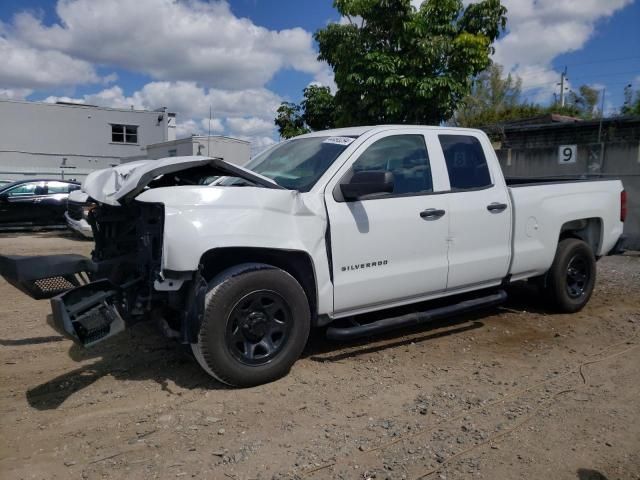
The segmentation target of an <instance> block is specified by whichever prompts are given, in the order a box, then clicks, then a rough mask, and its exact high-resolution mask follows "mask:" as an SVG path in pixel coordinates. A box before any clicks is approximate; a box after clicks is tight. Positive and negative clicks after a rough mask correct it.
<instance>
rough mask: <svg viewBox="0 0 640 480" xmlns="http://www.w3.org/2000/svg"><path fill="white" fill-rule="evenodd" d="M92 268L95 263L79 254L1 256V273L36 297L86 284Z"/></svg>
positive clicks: (20, 288) (48, 296) (48, 295)
mask: <svg viewBox="0 0 640 480" xmlns="http://www.w3.org/2000/svg"><path fill="white" fill-rule="evenodd" d="M93 271H95V264H94V263H93V262H92V261H91V260H90V259H89V258H87V257H83V256H82V255H71V254H68V255H43V256H29V257H24V256H20V255H0V275H2V276H3V277H4V278H5V279H6V280H7V282H9V283H10V284H11V285H13V286H14V287H16V288H17V289H18V290H21V291H22V292H24V293H26V294H27V295H29V296H30V297H32V298H35V299H36V300H40V299H43V298H51V297H54V296H56V295H58V294H60V293H62V292H65V291H67V290H69V289H71V288H74V287H77V286H79V285H82V284H84V283H88V281H89V276H88V273H89V272H93Z"/></svg>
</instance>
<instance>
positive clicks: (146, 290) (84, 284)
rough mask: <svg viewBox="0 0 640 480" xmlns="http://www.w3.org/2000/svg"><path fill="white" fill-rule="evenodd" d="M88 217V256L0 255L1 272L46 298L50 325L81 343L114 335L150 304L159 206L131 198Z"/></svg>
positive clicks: (140, 316)
mask: <svg viewBox="0 0 640 480" xmlns="http://www.w3.org/2000/svg"><path fill="white" fill-rule="evenodd" d="M89 221H90V223H91V226H92V229H93V233H94V238H95V242H96V246H95V249H94V250H93V252H92V258H91V259H89V258H86V257H83V256H80V255H50V256H37V257H21V256H13V255H9V256H0V274H2V276H4V277H5V278H6V279H7V281H8V282H9V283H11V284H12V285H13V286H15V287H17V288H18V289H20V290H21V291H23V292H24V293H26V294H28V295H30V296H31V297H33V298H35V299H42V298H51V307H52V312H53V315H52V322H53V324H52V326H53V327H54V328H55V329H56V330H58V331H59V332H60V333H62V334H64V335H66V336H68V337H70V338H71V339H73V340H74V341H76V342H78V343H80V344H82V345H84V346H91V345H93V344H95V343H97V342H99V341H101V340H104V339H106V338H108V337H110V336H113V335H115V334H116V333H118V332H120V331H122V330H124V328H125V324H129V323H135V322H136V321H139V320H142V319H144V317H145V314H146V313H147V312H150V311H151V310H152V309H153V306H154V302H156V301H157V300H158V299H157V298H156V297H157V295H158V292H154V289H153V282H154V280H155V279H157V278H158V277H159V273H160V266H161V258H162V232H163V222H164V207H163V205H161V204H148V203H141V202H135V201H134V202H130V203H129V204H127V205H126V206H123V207H111V206H108V205H100V206H97V207H95V208H94V209H93V210H91V212H90V215H89ZM154 293H155V294H156V297H154ZM162 300H163V301H164V299H162Z"/></svg>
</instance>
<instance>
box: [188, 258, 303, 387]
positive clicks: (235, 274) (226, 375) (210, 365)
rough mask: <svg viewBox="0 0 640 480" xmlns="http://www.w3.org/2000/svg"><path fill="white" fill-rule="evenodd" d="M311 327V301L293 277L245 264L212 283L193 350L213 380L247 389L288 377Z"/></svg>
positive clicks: (225, 273) (268, 268)
mask: <svg viewBox="0 0 640 480" xmlns="http://www.w3.org/2000/svg"><path fill="white" fill-rule="evenodd" d="M309 329H310V312H309V302H308V300H307V297H306V295H305V293H304V290H303V289H302V287H301V286H300V284H299V283H298V282H297V281H296V280H295V278H293V277H292V276H291V275H289V274H288V273H287V272H285V271H283V270H280V269H278V268H275V267H271V266H269V265H264V264H244V265H239V266H237V267H233V268H232V269H229V270H228V271H226V272H223V274H222V275H220V276H218V277H217V280H214V282H212V287H211V289H210V290H209V292H208V293H207V296H206V299H205V312H204V316H203V320H202V325H201V327H200V332H199V335H198V341H197V343H194V344H192V346H191V347H192V350H193V353H194V356H195V357H196V359H197V361H198V363H199V364H200V365H201V366H202V368H204V370H205V371H207V372H208V373H209V374H210V375H212V376H213V377H215V378H216V379H217V380H219V381H221V382H223V383H226V384H228V385H232V386H238V387H248V386H253V385H259V384H262V383H267V382H270V381H273V380H275V379H277V378H280V377H282V376H284V375H286V374H287V372H288V371H289V369H290V368H291V366H292V365H293V363H294V362H295V361H296V360H297V359H298V357H299V356H300V354H301V353H302V350H303V349H304V346H305V344H306V341H307V338H308V336H309Z"/></svg>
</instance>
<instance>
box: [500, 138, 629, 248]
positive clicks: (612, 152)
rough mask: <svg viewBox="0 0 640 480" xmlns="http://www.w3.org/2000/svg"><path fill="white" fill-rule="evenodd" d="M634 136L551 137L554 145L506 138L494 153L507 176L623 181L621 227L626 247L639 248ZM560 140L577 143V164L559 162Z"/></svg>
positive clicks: (565, 142) (564, 142) (566, 142)
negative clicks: (592, 176) (603, 139)
mask: <svg viewBox="0 0 640 480" xmlns="http://www.w3.org/2000/svg"><path fill="white" fill-rule="evenodd" d="M634 136H635V135H632V136H630V137H628V138H626V139H619V138H616V137H613V138H612V137H610V138H611V140H610V141H606V142H603V143H592V142H588V140H589V139H590V138H592V137H586V138H584V139H581V138H575V137H574V138H558V139H555V140H553V142H554V143H556V144H555V145H546V146H545V145H544V144H543V143H542V142H531V141H527V142H517V141H509V144H510V145H511V148H508V147H506V148H504V147H503V148H500V149H498V150H497V154H498V158H499V160H500V164H501V165H502V169H503V171H504V174H505V176H507V177H536V176H537V177H540V176H555V175H568V176H573V175H583V174H596V175H597V174H601V175H603V176H605V177H611V178H619V179H620V180H622V183H623V185H624V188H625V190H626V192H627V199H628V214H627V221H626V222H625V228H624V233H625V235H627V236H628V237H629V238H628V243H627V246H628V248H631V249H634V250H640V136H635V138H634ZM580 140H587V142H586V143H579V141H580ZM559 142H563V143H562V144H575V145H577V146H578V154H577V159H576V163H574V164H560V163H559V161H558V145H559V144H560V143H559Z"/></svg>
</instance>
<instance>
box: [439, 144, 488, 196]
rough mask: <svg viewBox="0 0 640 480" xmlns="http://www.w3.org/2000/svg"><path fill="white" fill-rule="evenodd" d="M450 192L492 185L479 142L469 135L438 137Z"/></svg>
mask: <svg viewBox="0 0 640 480" xmlns="http://www.w3.org/2000/svg"><path fill="white" fill-rule="evenodd" d="M438 139H439V140H440V146H441V147H442V152H443V153H444V159H445V162H446V164H447V171H448V172H449V184H450V185H451V189H452V190H469V189H476V188H484V187H489V186H491V185H492V183H491V175H490V174H489V166H488V165H487V159H486V157H485V156H484V150H483V149H482V145H481V144H480V141H479V140H478V139H477V138H476V137H472V136H470V135H438Z"/></svg>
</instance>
